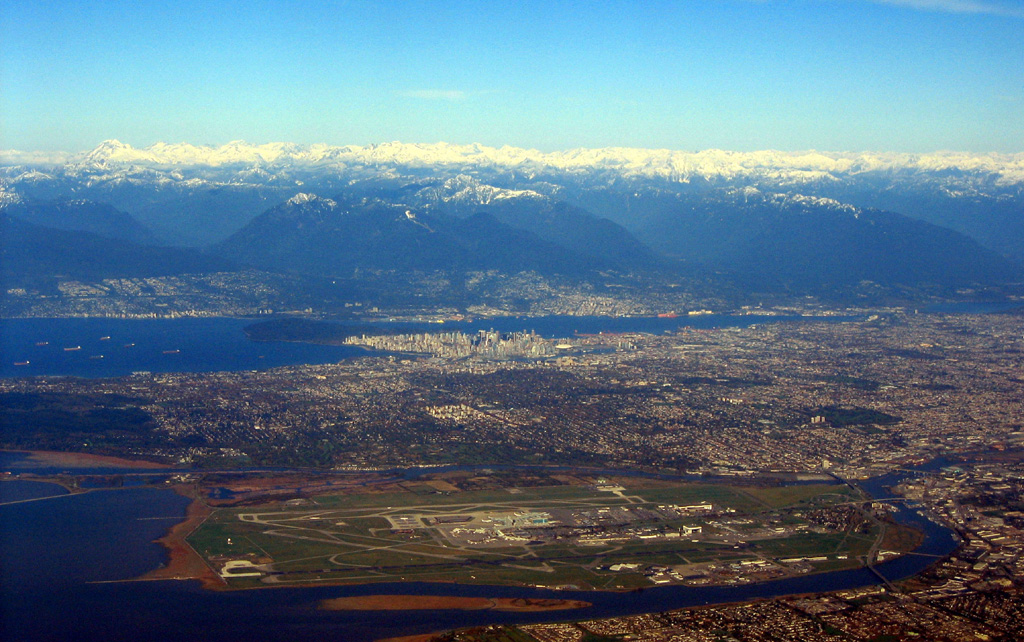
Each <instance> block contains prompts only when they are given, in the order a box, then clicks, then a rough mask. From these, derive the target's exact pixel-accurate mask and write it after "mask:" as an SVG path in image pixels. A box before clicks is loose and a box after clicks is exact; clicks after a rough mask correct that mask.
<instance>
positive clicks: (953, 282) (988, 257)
mask: <svg viewBox="0 0 1024 642" xmlns="http://www.w3.org/2000/svg"><path fill="white" fill-rule="evenodd" d="M639 235H640V238H641V239H643V240H645V241H646V242H648V243H649V244H650V245H651V247H653V248H655V249H656V250H659V251H661V252H664V253H666V254H668V255H671V256H675V257H677V258H680V259H683V260H686V261H689V262H692V263H699V264H703V265H705V266H709V267H712V268H714V269H720V270H732V271H735V272H736V273H738V274H740V275H744V276H745V277H746V278H747V279H751V280H754V281H756V282H758V283H759V284H760V285H761V286H762V287H763V286H772V285H778V286H782V285H785V286H786V287H795V288H797V289H801V288H810V289H813V290H821V289H827V288H829V287H839V286H848V285H851V284H856V283H858V282H860V281H871V282H874V283H879V284H883V285H910V286H919V285H938V286H944V287H958V286H964V285H969V284H977V283H992V282H999V281H1005V280H1010V279H1014V278H1019V277H1020V271H1019V269H1017V268H1016V266H1014V265H1013V264H1012V263H1011V262H1010V261H1008V260H1007V259H1005V258H1003V257H1002V256H1000V255H999V254H997V253H996V252H994V251H992V250H989V249H987V248H984V247H982V246H981V245H980V244H979V243H977V242H976V241H974V240H972V239H970V238H968V237H966V236H964V235H963V234H960V233H958V232H954V231H953V230H949V229H946V228H942V227H939V226H937V225H932V224H930V223H926V222H924V221H920V220H915V219H911V218H908V217H906V216H902V215H900V214H895V213H892V212H883V211H879V210H864V209H860V208H857V207H853V206H851V205H845V204H842V203H839V202H837V201H833V200H830V199H821V198H814V197H806V196H786V195H783V194H764V193H762V192H760V191H758V190H756V189H754V188H746V189H743V190H728V191H716V192H712V193H703V194H700V195H693V196H689V197H682V198H679V199H678V200H677V202H676V207H675V208H671V209H670V208H665V209H661V210H660V211H659V212H658V213H656V214H651V215H649V216H648V218H647V219H646V220H645V221H644V222H643V223H642V225H641V226H640V231H639Z"/></svg>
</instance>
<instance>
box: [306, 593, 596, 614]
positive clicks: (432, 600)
mask: <svg viewBox="0 0 1024 642" xmlns="http://www.w3.org/2000/svg"><path fill="white" fill-rule="evenodd" d="M587 606H590V602H580V601H578V600H556V599H550V600H541V599H531V598H510V597H498V598H486V597H454V596H446V595H362V596H357V597H339V598H335V599H332V600H323V601H322V602H320V608H322V609H326V610H329V611H440V610H457V611H482V610H487V609H490V610H494V611H562V610H568V609H580V608H584V607H587Z"/></svg>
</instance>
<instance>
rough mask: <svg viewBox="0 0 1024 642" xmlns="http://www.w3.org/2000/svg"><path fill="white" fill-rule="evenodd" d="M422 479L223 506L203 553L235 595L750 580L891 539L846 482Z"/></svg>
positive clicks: (859, 558) (847, 558) (806, 567)
mask: <svg viewBox="0 0 1024 642" xmlns="http://www.w3.org/2000/svg"><path fill="white" fill-rule="evenodd" d="M496 479H497V480H498V483H496V484H494V486H495V487H492V488H488V489H485V490H463V489H461V488H459V486H458V485H451V484H447V483H442V484H440V488H444V489H445V490H438V489H437V487H436V486H437V485H435V486H431V485H428V484H409V485H406V486H405V487H403V488H400V489H397V490H395V489H392V492H378V493H369V492H367V493H363V494H330V495H319V496H313V497H304V498H298V499H292V500H289V501H284V502H275V503H267V504H262V505H258V506H246V507H232V508H220V509H216V510H214V511H213V513H212V514H211V515H210V516H209V517H208V518H207V519H206V520H205V522H204V523H203V524H202V525H201V526H200V527H199V528H198V529H196V530H195V531H194V532H193V533H192V535H191V536H190V537H189V539H188V542H189V544H190V545H191V546H192V547H193V548H194V549H195V550H196V551H197V552H198V553H199V554H200V556H202V558H203V559H204V560H206V562H207V563H208V564H209V565H210V567H211V568H212V569H213V570H214V571H215V572H217V573H218V574H220V576H221V577H222V578H223V579H224V581H225V583H226V584H227V585H228V586H229V587H234V588H246V587H255V586H268V585H308V584H315V583H368V582H385V581H386V582H394V581H445V582H461V583H485V584H523V585H532V586H544V587H566V586H570V587H577V588H580V589H632V588H640V587H645V586H653V585H659V584H691V585H702V584H704V585H707V584H736V583H748V582H753V581H762V580H766V579H774V578H777V577H786V576H791V575H795V574H799V573H808V572H814V571H818V570H833V569H836V568H848V567H853V566H857V565H860V564H863V559H864V556H865V555H867V554H869V551H871V550H872V548H873V547H876V546H877V544H876V543H877V541H878V540H879V538H880V536H881V535H882V532H883V528H884V527H883V526H882V525H881V524H880V523H879V522H878V521H877V520H876V519H874V518H873V517H872V516H871V515H870V514H868V513H866V512H865V511H866V505H865V503H864V499H865V498H864V497H863V496H861V495H859V494H858V493H857V492H856V491H855V490H853V489H851V488H849V487H848V486H845V485H840V484H805V485H794V486H769V487H758V486H734V485H725V484H709V483H683V482H669V481H660V480H636V481H634V480H631V479H623V478H618V479H614V480H610V481H606V480H598V481H597V482H593V480H589V481H590V482H592V483H568V484H567V483H558V482H556V481H554V480H551V485H533V486H528V487H519V486H515V485H511V483H512V482H513V481H514V480H508V481H509V483H510V485H507V486H504V485H502V484H501V480H500V478H496Z"/></svg>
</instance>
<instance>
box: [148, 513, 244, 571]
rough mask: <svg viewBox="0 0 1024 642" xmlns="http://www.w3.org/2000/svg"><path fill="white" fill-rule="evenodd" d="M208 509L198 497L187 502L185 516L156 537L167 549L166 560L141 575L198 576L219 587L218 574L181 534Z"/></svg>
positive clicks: (185, 534)
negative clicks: (158, 537)
mask: <svg viewBox="0 0 1024 642" xmlns="http://www.w3.org/2000/svg"><path fill="white" fill-rule="evenodd" d="M210 513H211V511H210V509H209V508H208V507H207V506H206V505H204V504H203V503H202V502H201V501H199V500H193V501H192V503H191V504H189V506H188V512H187V513H186V515H185V520H184V521H182V522H179V523H177V524H175V525H174V526H173V527H171V530H170V531H168V533H167V534H166V535H164V536H163V537H161V538H160V539H159V540H157V541H158V542H159V543H160V544H162V545H163V546H164V548H166V549H167V556H168V560H167V564H166V566H161V567H160V568H157V569H154V570H152V571H150V572H149V573H146V575H144V576H143V578H144V579H148V580H185V579H189V580H200V581H201V582H202V584H203V586H204V587H206V588H212V589H217V588H223V587H224V580H222V579H221V578H220V576H218V575H217V574H216V573H214V572H213V570H211V569H210V567H209V566H207V565H206V562H204V561H203V559H202V558H201V557H199V555H198V554H197V553H196V552H195V551H193V550H192V547H191V546H189V545H188V542H186V541H185V538H186V537H188V536H189V535H190V534H191V533H192V531H194V530H195V529H196V528H198V527H199V525H200V524H202V523H203V520H205V519H206V518H207V517H209V515H210Z"/></svg>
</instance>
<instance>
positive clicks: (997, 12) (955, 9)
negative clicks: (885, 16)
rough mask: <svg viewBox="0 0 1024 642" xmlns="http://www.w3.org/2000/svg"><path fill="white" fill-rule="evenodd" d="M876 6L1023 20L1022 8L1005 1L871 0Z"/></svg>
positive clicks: (1014, 3)
mask: <svg viewBox="0 0 1024 642" xmlns="http://www.w3.org/2000/svg"><path fill="white" fill-rule="evenodd" d="M871 2H875V3H878V4H894V5H900V6H903V7H911V8H913V9H921V10H924V11H942V12H945V13H979V14H988V15H994V16H1013V17H1016V18H1024V7H1021V6H1020V4H1018V3H1016V2H1012V3H1011V2H1006V1H1005V0H1003V1H999V0H871Z"/></svg>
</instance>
